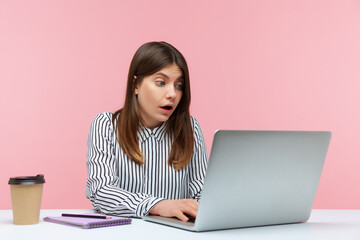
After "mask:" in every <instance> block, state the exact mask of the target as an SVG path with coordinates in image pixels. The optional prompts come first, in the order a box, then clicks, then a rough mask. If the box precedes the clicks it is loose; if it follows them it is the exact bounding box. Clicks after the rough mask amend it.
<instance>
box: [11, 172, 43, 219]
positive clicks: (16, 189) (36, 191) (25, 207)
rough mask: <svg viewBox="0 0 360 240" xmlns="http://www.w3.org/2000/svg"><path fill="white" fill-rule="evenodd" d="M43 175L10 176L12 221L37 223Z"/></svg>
mask: <svg viewBox="0 0 360 240" xmlns="http://www.w3.org/2000/svg"><path fill="white" fill-rule="evenodd" d="M44 183H45V179H44V175H42V174H39V175H37V176H27V177H14V178H10V180H9V184H10V190H11V202H12V209H13V217H14V218H13V222H14V224H16V225H29V224H37V223H39V215H40V205H41V196H42V189H43V184H44Z"/></svg>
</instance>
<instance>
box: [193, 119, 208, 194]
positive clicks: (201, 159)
mask: <svg viewBox="0 0 360 240" xmlns="http://www.w3.org/2000/svg"><path fill="white" fill-rule="evenodd" d="M191 123H192V125H193V131H194V153H193V155H192V158H191V160H190V162H189V188H190V189H189V191H190V196H191V198H193V199H195V200H196V201H200V197H201V190H202V187H203V185H204V179H205V174H206V168H207V165H208V155H207V150H206V144H205V139H204V135H203V133H202V131H201V128H200V124H199V122H198V121H197V120H196V119H195V118H193V117H191Z"/></svg>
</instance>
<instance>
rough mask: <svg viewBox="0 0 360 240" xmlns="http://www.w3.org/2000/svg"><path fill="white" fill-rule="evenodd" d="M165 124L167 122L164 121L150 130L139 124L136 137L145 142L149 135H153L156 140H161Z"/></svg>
mask: <svg viewBox="0 0 360 240" xmlns="http://www.w3.org/2000/svg"><path fill="white" fill-rule="evenodd" d="M166 126H167V122H164V123H163V124H161V125H160V126H159V127H157V128H154V129H153V130H151V129H149V128H147V127H145V126H143V125H142V124H140V125H139V130H138V138H139V140H140V141H141V142H145V141H146V140H147V139H148V138H149V137H154V138H155V139H156V140H158V141H161V140H163V138H164V135H165V132H166Z"/></svg>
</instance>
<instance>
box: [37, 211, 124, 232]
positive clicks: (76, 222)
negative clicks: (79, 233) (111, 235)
mask: <svg viewBox="0 0 360 240" xmlns="http://www.w3.org/2000/svg"><path fill="white" fill-rule="evenodd" d="M86 215H95V216H104V215H101V214H96V213H91V214H86ZM110 217H111V218H110V219H99V218H82V217H44V221H46V222H52V223H59V224H63V225H67V226H73V227H79V228H85V229H89V228H99V227H110V226H117V225H124V224H130V223H131V219H130V218H125V217H115V216H110Z"/></svg>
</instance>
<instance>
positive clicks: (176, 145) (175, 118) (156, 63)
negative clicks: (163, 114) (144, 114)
mask: <svg viewBox="0 0 360 240" xmlns="http://www.w3.org/2000/svg"><path fill="white" fill-rule="evenodd" d="M171 64H176V65H177V66H178V67H179V68H180V69H181V71H182V75H183V76H182V78H183V80H184V85H183V90H182V91H183V93H182V97H181V100H180V102H179V104H178V106H177V108H176V109H175V111H174V112H173V113H172V114H171V116H170V118H169V119H168V121H167V122H168V124H167V126H166V132H167V133H168V134H170V136H171V137H172V139H173V143H172V147H171V152H170V155H169V159H168V162H169V164H170V165H172V166H173V167H174V168H175V169H176V170H179V169H180V168H182V167H184V166H186V165H187V164H188V163H189V161H190V158H191V156H192V154H193V150H194V134H193V130H192V126H191V122H190V113H189V107H190V100H191V97H190V80H189V70H188V67H187V64H186V61H185V58H184V57H183V55H182V54H181V53H180V52H179V51H178V50H177V49H176V48H175V47H173V46H172V45H170V44H168V43H166V42H148V43H145V44H143V45H142V46H140V48H139V49H138V50H137V51H136V53H135V55H134V57H133V59H132V61H131V64H130V69H129V74H128V81H127V87H126V96H125V103H124V107H123V108H122V109H120V110H118V111H116V112H115V113H114V115H113V117H112V122H113V125H114V126H115V132H116V136H117V140H118V142H119V144H120V147H121V148H122V149H123V151H124V152H125V153H126V155H127V156H128V157H129V158H130V159H131V160H133V161H135V162H136V163H138V164H144V160H143V154H142V153H141V151H140V149H139V145H138V135H137V131H138V128H139V124H140V121H141V116H140V106H139V104H138V101H137V98H136V96H135V92H134V86H136V85H137V84H139V83H140V82H141V81H142V79H143V78H144V77H146V76H149V75H152V74H154V73H156V72H158V71H159V70H160V69H162V68H164V67H166V66H168V65H171ZM134 76H136V78H134Z"/></svg>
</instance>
